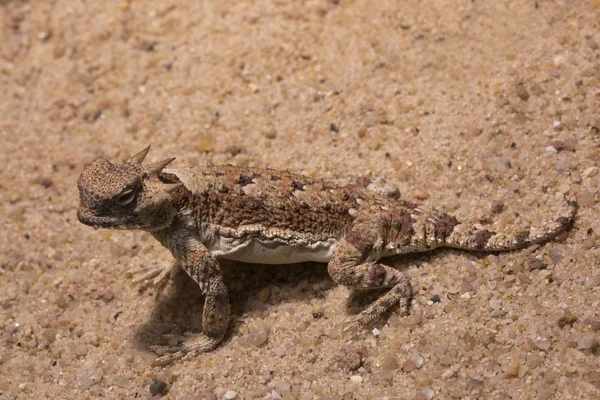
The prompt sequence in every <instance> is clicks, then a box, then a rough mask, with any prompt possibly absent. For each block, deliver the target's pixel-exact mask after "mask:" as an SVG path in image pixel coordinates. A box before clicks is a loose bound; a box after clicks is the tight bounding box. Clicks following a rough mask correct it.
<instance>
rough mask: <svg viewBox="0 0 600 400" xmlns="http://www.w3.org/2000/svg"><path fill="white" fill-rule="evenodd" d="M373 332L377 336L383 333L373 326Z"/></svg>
mask: <svg viewBox="0 0 600 400" xmlns="http://www.w3.org/2000/svg"><path fill="white" fill-rule="evenodd" d="M371 333H373V336H375V337H379V336H380V335H381V331H380V330H379V329H377V328H373V330H372V331H371Z"/></svg>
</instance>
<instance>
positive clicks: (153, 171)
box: [146, 157, 175, 176]
mask: <svg viewBox="0 0 600 400" xmlns="http://www.w3.org/2000/svg"><path fill="white" fill-rule="evenodd" d="M173 160H175V157H172V158H167V159H165V160H162V161H158V162H155V163H153V164H150V165H148V166H147V167H146V172H147V173H148V175H150V176H156V175H158V174H159V173H160V172H161V171H162V170H163V168H164V167H166V166H167V165H169V164H171V163H172V162H173Z"/></svg>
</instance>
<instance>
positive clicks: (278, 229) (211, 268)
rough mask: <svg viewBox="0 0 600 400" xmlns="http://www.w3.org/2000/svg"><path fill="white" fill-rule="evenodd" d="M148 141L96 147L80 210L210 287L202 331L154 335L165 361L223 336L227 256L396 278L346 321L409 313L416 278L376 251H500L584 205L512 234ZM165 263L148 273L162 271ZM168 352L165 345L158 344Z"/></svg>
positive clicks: (350, 283) (551, 229) (364, 192)
mask: <svg viewBox="0 0 600 400" xmlns="http://www.w3.org/2000/svg"><path fill="white" fill-rule="evenodd" d="M149 150H150V146H148V147H147V148H145V149H144V150H142V151H141V152H140V153H138V154H135V155H133V156H131V157H128V158H127V159H125V160H124V161H123V162H122V163H119V164H113V163H111V162H110V161H108V160H106V159H105V158H102V157H99V158H97V159H96V160H95V161H93V162H92V163H91V164H89V165H88V166H87V167H85V169H84V170H83V172H82V174H81V176H80V178H79V182H78V188H79V193H80V205H79V210H78V213H77V216H78V218H79V221H81V222H82V223H84V224H86V225H90V226H94V227H101V228H112V229H138V230H144V231H148V232H150V233H151V234H152V236H153V237H154V238H156V239H157V240H158V241H159V242H160V243H161V244H162V245H163V246H164V247H166V248H167V249H169V250H170V252H171V253H172V255H173V257H174V258H175V260H176V262H177V264H179V266H180V267H181V268H182V269H183V270H185V272H187V274H188V275H189V276H190V277H191V278H192V279H193V280H194V281H195V282H196V283H197V284H198V286H200V289H201V290H202V292H203V293H204V294H205V303H204V311H203V316H202V318H203V322H202V332H201V333H198V334H195V335H194V336H192V337H191V338H190V339H189V340H187V341H185V342H184V343H182V344H180V345H178V346H171V347H168V346H162V347H161V346H155V350H161V351H162V353H163V354H164V355H163V356H162V357H159V358H158V359H157V361H156V364H158V365H162V364H166V363H168V362H171V361H173V360H175V359H178V358H181V357H183V356H184V355H185V354H187V353H190V352H194V353H198V352H206V351H209V350H212V349H213V348H215V347H216V346H217V345H218V344H219V342H221V340H222V339H223V336H224V335H225V333H226V331H227V326H228V323H229V296H228V291H227V286H226V285H225V282H224V279H223V274H222V271H221V267H220V266H219V259H228V260H237V261H244V262H248V263H265V264H289V263H297V262H303V261H316V262H323V263H328V273H329V275H330V276H331V278H332V279H333V280H334V281H335V282H337V283H339V284H342V285H345V286H347V287H350V288H353V289H358V290H370V289H389V290H388V291H387V293H385V294H384V295H382V296H381V297H379V298H378V299H377V300H376V301H374V302H373V303H372V304H371V305H370V306H368V307H367V308H366V309H365V310H364V311H362V312H360V313H359V314H358V315H356V316H353V317H351V318H350V319H349V322H348V323H347V324H346V325H345V328H344V330H352V329H354V328H356V327H358V326H362V325H366V324H368V323H370V322H371V321H373V320H375V319H376V318H377V317H379V316H381V315H382V314H383V313H384V312H386V311H387V310H389V309H390V308H392V307H393V306H398V307H399V309H400V312H401V313H403V314H406V313H407V312H408V306H409V301H410V299H411V296H412V287H411V282H410V280H409V278H408V277H407V276H405V275H403V274H402V273H400V272H399V271H397V270H396V269H394V268H391V267H389V266H386V265H384V264H381V263H379V262H378V260H379V259H380V258H383V257H387V256H392V255H398V254H406V253H412V252H421V251H429V250H433V249H435V248H439V247H452V248H458V249H465V250H477V251H504V250H513V249H518V248H522V247H526V246H529V245H531V244H533V243H539V242H544V241H547V240H549V239H551V238H552V237H554V236H555V235H557V234H558V233H560V232H561V231H563V230H565V229H566V228H567V227H568V226H569V224H570V223H571V222H572V220H573V218H574V215H575V212H576V208H577V205H576V203H575V202H574V201H573V200H569V199H567V200H568V207H567V211H566V212H565V215H562V216H559V217H558V218H554V219H553V220H552V221H550V222H548V223H546V224H544V225H542V226H541V227H538V228H532V229H531V230H527V231H522V232H518V233H513V234H504V233H496V232H491V231H489V230H485V229H476V228H474V227H472V226H469V225H466V224H462V223H460V222H459V221H458V220H457V219H456V218H455V217H453V216H451V215H448V214H446V213H444V212H441V211H437V210H435V209H431V208H424V207H420V206H417V205H415V204H412V203H410V202H408V201H405V200H402V199H399V198H392V197H394V196H385V195H382V194H380V193H376V191H372V190H368V189H365V188H363V187H360V186H359V185H350V186H345V187H344V186H337V185H335V184H331V183H328V182H326V181H323V180H317V179H312V178H308V177H305V176H302V175H298V174H294V173H291V172H288V171H277V170H273V169H268V168H266V169H262V168H242V167H235V166H204V167H192V168H184V169H166V167H167V165H168V164H170V163H171V162H172V161H173V160H174V158H168V159H166V160H163V161H159V162H156V163H154V164H151V165H147V166H143V165H142V162H143V161H144V159H145V157H146V155H147V154H148V151H149ZM166 276H168V269H166V268H164V269H159V270H157V271H154V272H151V274H149V275H147V276H146V277H145V279H147V280H150V281H152V282H154V283H156V284H158V283H160V282H162V281H164V279H165V277H166ZM159 353H160V352H159Z"/></svg>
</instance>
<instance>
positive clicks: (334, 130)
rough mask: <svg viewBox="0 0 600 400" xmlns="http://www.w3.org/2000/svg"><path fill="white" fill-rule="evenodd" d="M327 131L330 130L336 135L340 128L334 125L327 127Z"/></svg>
mask: <svg viewBox="0 0 600 400" xmlns="http://www.w3.org/2000/svg"><path fill="white" fill-rule="evenodd" d="M329 129H331V131H332V132H335V133H338V132H339V131H340V128H338V126H337V125H336V124H331V125H329Z"/></svg>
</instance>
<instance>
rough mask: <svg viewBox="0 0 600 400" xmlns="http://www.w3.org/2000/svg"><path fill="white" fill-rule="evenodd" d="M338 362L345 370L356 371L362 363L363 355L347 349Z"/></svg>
mask: <svg viewBox="0 0 600 400" xmlns="http://www.w3.org/2000/svg"><path fill="white" fill-rule="evenodd" d="M337 364H338V367H339V368H340V369H342V370H343V371H356V370H357V369H359V368H360V366H361V364H362V356H361V355H360V354H359V353H358V352H356V351H346V352H343V353H342V354H341V355H340V356H339V357H338V362H337Z"/></svg>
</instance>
